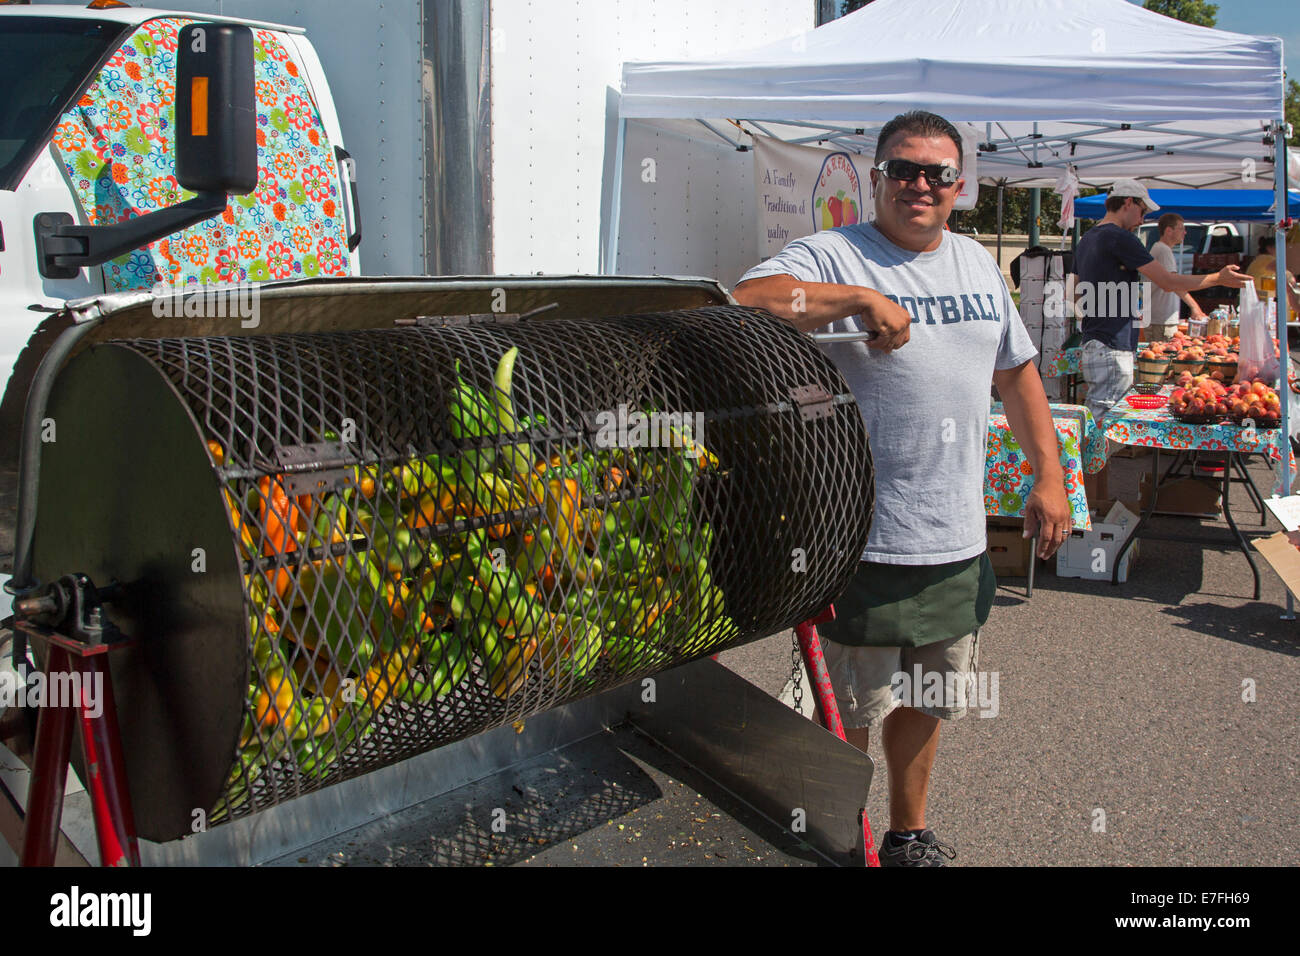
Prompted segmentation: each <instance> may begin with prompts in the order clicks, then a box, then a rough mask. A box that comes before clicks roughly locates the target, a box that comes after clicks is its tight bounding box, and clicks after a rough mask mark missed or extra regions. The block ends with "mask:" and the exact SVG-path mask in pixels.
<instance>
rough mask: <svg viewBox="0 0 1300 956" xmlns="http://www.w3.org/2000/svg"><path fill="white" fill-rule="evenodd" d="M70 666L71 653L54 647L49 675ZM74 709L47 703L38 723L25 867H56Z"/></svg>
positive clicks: (25, 824) (25, 825) (25, 823)
mask: <svg viewBox="0 0 1300 956" xmlns="http://www.w3.org/2000/svg"><path fill="white" fill-rule="evenodd" d="M70 669H71V664H70V659H69V655H68V652H67V651H65V650H63V648H61V647H53V646H52V647H51V648H50V654H49V659H48V660H47V662H46V673H47V674H63V673H66V672H68V671H69V670H70ZM73 717H74V714H73V711H72V708H70V707H53V706H46V707H44V708H42V709H41V715H40V717H39V718H38V720H37V722H36V744H35V747H34V748H33V754H32V779H31V783H30V785H29V786H28V788H27V811H26V814H25V815H24V819H23V848H22V853H21V854H20V856H19V863H20V864H21V865H22V866H53V865H54V854H55V851H56V850H57V849H58V846H59V825H60V823H62V822H63V787H64V784H65V783H66V782H67V779H68V761H69V758H70V757H71V756H72V731H73V726H74V724H73Z"/></svg>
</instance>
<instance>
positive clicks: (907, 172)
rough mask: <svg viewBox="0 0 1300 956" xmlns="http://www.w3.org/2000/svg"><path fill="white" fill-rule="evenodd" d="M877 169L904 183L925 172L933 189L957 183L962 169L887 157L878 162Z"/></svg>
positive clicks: (912, 181)
mask: <svg viewBox="0 0 1300 956" xmlns="http://www.w3.org/2000/svg"><path fill="white" fill-rule="evenodd" d="M876 169H878V170H880V171H881V172H882V173H884V174H885V175H886V176H888V177H889V178H890V179H896V180H898V181H899V182H902V183H914V182H916V180H917V178H918V177H919V176H920V175H921V174H922V173H925V181H926V182H927V183H929V184H930V188H931V189H946V188H947V187H949V186H953V185H955V184H956V182H957V180H958V179H960V178H961V170H959V169H958V168H957V167H955V166H945V165H943V164H942V163H914V162H912V161H911V160H910V159H887V160H885V161H884V162H882V163H878V164H877V165H876Z"/></svg>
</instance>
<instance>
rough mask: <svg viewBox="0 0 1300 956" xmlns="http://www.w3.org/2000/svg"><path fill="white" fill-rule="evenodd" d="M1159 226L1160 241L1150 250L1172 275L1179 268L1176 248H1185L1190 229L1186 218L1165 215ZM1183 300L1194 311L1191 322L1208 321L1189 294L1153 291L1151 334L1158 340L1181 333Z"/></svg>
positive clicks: (1170, 213)
mask: <svg viewBox="0 0 1300 956" xmlns="http://www.w3.org/2000/svg"><path fill="white" fill-rule="evenodd" d="M1157 225H1158V227H1159V229H1160V238H1159V239H1157V240H1156V241H1155V244H1154V245H1152V247H1151V257H1152V258H1153V259H1155V261H1156V262H1158V263H1160V265H1161V266H1163V267H1164V268H1165V269H1166V270H1168V271H1169V272H1171V273H1177V272H1178V264H1177V263H1176V262H1175V261H1174V247H1175V246H1178V245H1181V244H1182V241H1183V237H1184V236H1186V235H1187V226H1186V225H1185V224H1184V223H1183V217H1182V216H1180V215H1178V213H1176V212H1167V213H1165V214H1164V215H1163V216H1161V217H1160V219H1159V221H1158V223H1157ZM1180 299H1181V300H1182V301H1183V302H1186V303H1187V307H1188V308H1189V309H1191V315H1190V318H1193V319H1204V318H1206V317H1207V316H1206V315H1205V312H1204V311H1202V309H1201V306H1200V303H1198V302H1197V301H1196V300H1195V299H1193V298H1192V294H1191V293H1190V292H1184V293H1182V294H1181V295H1180V294H1178V293H1176V292H1166V291H1164V290H1163V289H1157V290H1155V291H1153V292H1152V293H1151V334H1153V335H1156V336H1158V337H1159V339H1160V340H1161V341H1163V342H1167V341H1169V340H1170V339H1172V338H1173V337H1174V333H1175V332H1177V331H1178V313H1179V308H1178V301H1179V300H1180Z"/></svg>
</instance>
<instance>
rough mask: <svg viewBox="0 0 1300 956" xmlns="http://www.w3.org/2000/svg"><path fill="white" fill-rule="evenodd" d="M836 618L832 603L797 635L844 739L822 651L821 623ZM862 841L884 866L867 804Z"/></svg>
mask: <svg viewBox="0 0 1300 956" xmlns="http://www.w3.org/2000/svg"><path fill="white" fill-rule="evenodd" d="M833 620H835V608H834V607H828V608H827V609H826V610H825V611H823V612H822V613H821V614H819V615H817V616H816V617H814V618H812V619H811V620H807V621H804V622H803V623H802V624H799V625H797V626H796V627H795V629H794V633H795V637H797V638H798V639H799V650H800V652H801V653H802V654H803V666H804V667H805V668H806V669H807V671H808V682H809V683H810V684H812V688H813V693H814V694H815V695H816V698H817V710H818V712H819V713H820V714H821V719H822V726H824V727H825V728H826V729H827V730H829V731H830V732H831V733H833V734H835V736H837V737H839V738H840V740H846V739H847V738H846V737H845V736H844V722H843V721H842V720H841V719H840V708H839V705H838V704H836V703H835V691H834V689H833V688H832V687H831V675H830V672H829V671H827V670H826V658H825V657H824V656H823V655H822V645H821V640H820V639H819V638H818V637H817V625H818V624H823V623H825V622H827V621H833ZM862 845H863V847H864V848H865V850H866V854H865V857H866V865H867V866H880V857H879V856H877V855H876V842H875V840H874V839H872V836H871V822H870V821H869V820H868V819H867V808H866V807H863V808H862Z"/></svg>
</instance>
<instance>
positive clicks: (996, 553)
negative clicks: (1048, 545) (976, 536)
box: [988, 518, 1032, 578]
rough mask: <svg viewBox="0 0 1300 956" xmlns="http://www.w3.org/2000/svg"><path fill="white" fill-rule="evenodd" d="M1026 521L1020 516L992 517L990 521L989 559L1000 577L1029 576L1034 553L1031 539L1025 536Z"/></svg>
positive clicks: (994, 571)
mask: <svg viewBox="0 0 1300 956" xmlns="http://www.w3.org/2000/svg"><path fill="white" fill-rule="evenodd" d="M1024 534H1025V522H1024V521H1023V520H1022V519H1019V518H990V519H989V523H988V542H989V543H988V548H989V561H991V562H992V564H993V573H994V574H996V575H997V576H998V577H1000V578H1023V577H1028V576H1029V561H1030V558H1031V557H1032V554H1031V552H1030V550H1029V544H1030V541H1029V539H1028V538H1026V537H1025V536H1024Z"/></svg>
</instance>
